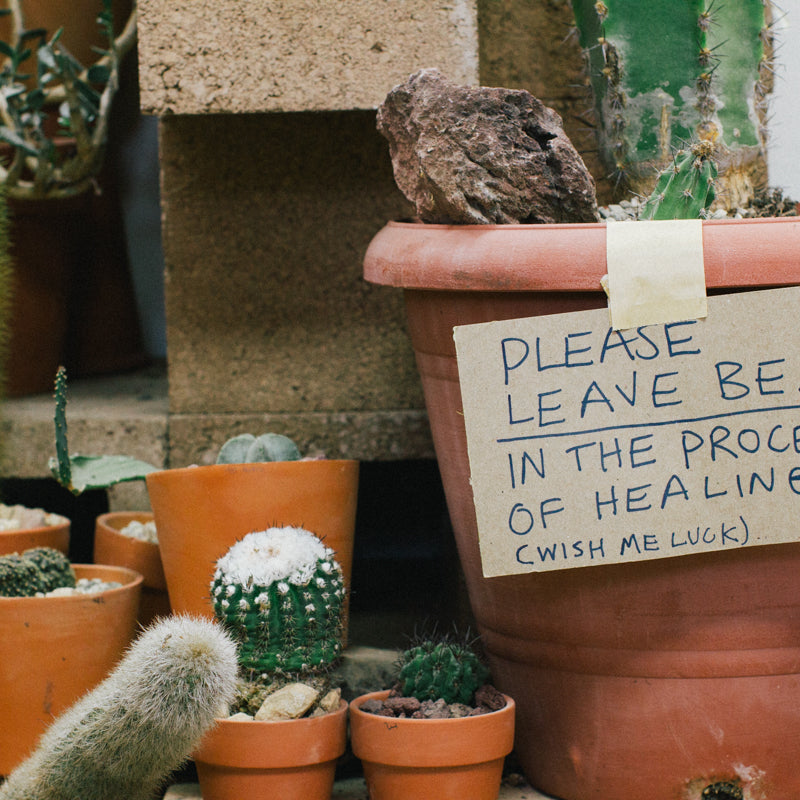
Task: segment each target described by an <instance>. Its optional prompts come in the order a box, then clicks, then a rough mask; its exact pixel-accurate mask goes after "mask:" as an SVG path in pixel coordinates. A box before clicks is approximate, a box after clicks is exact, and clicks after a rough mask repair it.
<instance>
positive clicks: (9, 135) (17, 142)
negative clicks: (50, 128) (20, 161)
mask: <svg viewBox="0 0 800 800" xmlns="http://www.w3.org/2000/svg"><path fill="white" fill-rule="evenodd" d="M0 141H2V142H7V143H8V144H10V145H12V146H13V147H19V149H20V150H22V151H23V152H24V153H27V154H28V155H29V156H38V155H39V151H38V150H37V149H36V148H35V147H32V146H31V145H30V144H28V142H26V141H25V139H23V138H22V137H21V136H20V135H19V134H18V133H17V132H16V131H15V130H12V129H11V128H6V127H5V126H3V127H0Z"/></svg>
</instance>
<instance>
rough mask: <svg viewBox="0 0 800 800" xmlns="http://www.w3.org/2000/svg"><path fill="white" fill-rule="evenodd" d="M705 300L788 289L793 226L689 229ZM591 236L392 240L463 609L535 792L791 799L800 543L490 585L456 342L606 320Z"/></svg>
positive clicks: (422, 229)
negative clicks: (462, 583)
mask: <svg viewBox="0 0 800 800" xmlns="http://www.w3.org/2000/svg"><path fill="white" fill-rule="evenodd" d="M703 238H704V250H705V267H706V280H707V284H708V286H709V287H710V288H712V289H713V290H725V289H733V288H737V287H748V288H753V287H759V286H761V287H767V286H781V285H790V284H800V255H799V254H800V220H797V219H794V218H789V219H775V220H744V221H733V222H730V221H727V220H726V221H721V222H707V223H704V225H703ZM605 272H606V264H605V226H604V225H602V224H587V225H543V226H526V225H509V226H458V227H456V226H440V225H420V224H413V223H406V224H403V223H391V224H389V225H388V226H386V227H385V228H384V229H383V230H382V231H381V232H380V233H379V234H378V235H377V236H376V237H375V239H374V240H373V241H372V243H371V245H370V248H369V250H368V252H367V254H366V259H365V265H364V275H365V277H366V279H367V280H369V281H372V282H375V283H380V284H384V285H391V286H398V287H403V288H404V289H405V299H406V309H407V313H408V320H409V326H410V332H411V338H412V343H413V346H414V349H415V352H416V358H417V365H418V367H419V372H420V375H421V378H422V384H423V388H424V392H425V400H426V405H427V409H428V414H429V418H430V423H431V428H432V432H433V439H434V445H435V448H436V454H437V460H438V464H439V469H440V472H441V475H442V480H443V483H444V489H445V493H446V497H447V503H448V509H449V512H450V516H451V519H452V523H453V527H454V531H455V535H456V538H457V545H458V551H459V556H460V560H461V563H462V566H463V568H464V572H465V576H466V582H467V588H468V592H469V596H470V603H471V606H472V610H473V612H474V615H475V618H476V622H477V626H478V629H479V631H480V633H481V635H482V638H483V641H484V644H485V646H486V649H487V654H488V657H489V661H490V665H491V668H492V674H493V678H494V682H495V683H496V685H497V686H498V688H499V689H501V691H504V692H506V693H508V694H510V695H511V696H512V697H514V699H515V701H516V703H517V742H516V746H515V749H516V752H517V754H518V755H519V758H520V761H521V763H522V766H523V768H524V771H525V773H526V775H527V777H528V779H529V780H530V781H531V783H532V784H533V785H535V786H536V787H537V788H539V789H541V790H543V791H544V792H546V793H548V794H551V795H554V796H556V797H559V798H563V799H564V800H587V799H588V798H590V797H599V796H602V797H613V798H614V800H641V799H642V798H644V797H646V798H648V800H676V798H679V799H680V800H696V798H700V796H701V792H702V790H703V789H704V788H705V787H707V786H711V785H713V784H715V783H719V782H725V781H731V782H733V783H734V784H735V785H736V786H739V787H740V788H742V790H743V791H744V792H745V794H744V796H745V797H747V798H756V797H758V798H760V797H766V796H769V797H800V772H799V771H798V770H797V766H796V751H797V747H798V745H800V593H798V591H797V575H798V574H800V545H798V544H789V545H776V546H772V547H760V548H745V549H743V550H739V551H736V552H734V551H729V552H720V553H712V554H705V555H696V556H686V557H682V558H673V559H666V560H658V561H647V562H638V563H630V564H622V565H615V566H599V567H585V568H581V569H573V570H561V571H555V572H548V573H540V574H526V575H515V576H506V577H494V578H484V577H483V575H482V572H481V561H480V553H479V549H478V538H477V526H476V519H475V510H474V505H473V499H472V491H471V488H470V483H469V475H470V470H469V462H468V457H467V444H466V434H465V428H464V422H463V416H462V405H461V394H460V386H459V378H458V368H457V363H456V358H455V346H454V342H453V332H452V331H453V326H455V325H462V324H469V323H475V322H486V321H490V320H498V319H510V318H517V317H530V316H537V315H541V314H550V313H555V312H564V311H577V310H583V309H590V308H600V307H603V306H604V305H605V303H606V300H605V296H604V295H603V294H602V292H600V291H599V289H598V287H599V282H600V279H601V277H602V276H603V275H604V274H605Z"/></svg>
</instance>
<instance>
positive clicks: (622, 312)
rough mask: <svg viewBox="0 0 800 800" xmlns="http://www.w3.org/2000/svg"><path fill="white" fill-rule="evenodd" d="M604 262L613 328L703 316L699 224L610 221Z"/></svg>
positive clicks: (695, 221)
mask: <svg viewBox="0 0 800 800" xmlns="http://www.w3.org/2000/svg"><path fill="white" fill-rule="evenodd" d="M606 259H607V267H608V294H609V301H608V308H609V311H610V315H611V327H612V328H613V329H614V330H625V329H627V328H638V327H640V326H642V325H656V324H661V323H667V322H682V321H684V320H689V319H699V318H701V317H705V316H706V315H707V314H708V303H707V300H706V278H705V269H704V266H703V223H702V220H699V219H686V220H684V219H680V220H665V221H655V222H653V221H647V222H614V221H609V223H608V226H607V233H606Z"/></svg>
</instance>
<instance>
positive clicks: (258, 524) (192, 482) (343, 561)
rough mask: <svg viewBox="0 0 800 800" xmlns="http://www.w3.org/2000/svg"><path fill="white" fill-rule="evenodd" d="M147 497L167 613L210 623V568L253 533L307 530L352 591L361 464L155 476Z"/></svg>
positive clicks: (263, 466)
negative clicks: (287, 527)
mask: <svg viewBox="0 0 800 800" xmlns="http://www.w3.org/2000/svg"><path fill="white" fill-rule="evenodd" d="M147 490H148V493H149V496H150V504H151V506H152V508H153V512H154V514H155V520H156V526H157V528H158V541H159V548H160V550H161V559H162V562H163V564H164V574H165V576H166V580H167V587H168V589H169V597H170V602H171V604H172V609H173V611H175V612H176V613H190V614H201V615H203V616H206V617H209V618H213V616H214V611H213V607H212V604H211V600H210V597H209V592H210V590H209V586H210V584H211V579H212V577H213V574H214V565H215V564H216V562H217V559H219V558H220V557H221V556H223V555H225V553H226V552H227V551H228V548H230V547H231V545H233V544H235V543H236V542H237V541H238V540H239V539H241V538H242V537H244V536H246V535H247V534H248V533H252V532H253V531H260V530H266V529H267V528H269V527H272V526H275V527H282V526H285V525H293V526H298V527H303V528H306V530H309V531H311V532H313V533H315V534H316V535H317V536H319V538H320V539H322V540H323V541H324V542H325V544H326V545H327V546H328V547H330V548H332V549H333V550H334V551H335V552H336V559H337V561H338V562H339V564H340V565H341V567H342V571H343V572H344V577H345V585H346V588H347V589H348V591H349V588H350V576H351V569H352V563H353V533H354V529H355V514H356V498H357V493H358V462H357V461H336V460H324V459H323V460H314V461H275V462H270V463H251V464H215V465H212V466H205V467H186V468H184V469H168V470H163V471H160V472H152V473H150V474H149V475H148V476H147Z"/></svg>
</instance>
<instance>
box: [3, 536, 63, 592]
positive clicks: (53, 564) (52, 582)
mask: <svg viewBox="0 0 800 800" xmlns="http://www.w3.org/2000/svg"><path fill="white" fill-rule="evenodd" d="M65 586H66V587H72V586H75V573H74V572H73V571H72V566H71V565H70V563H69V559H67V557H66V556H65V555H64V554H63V553H62V552H61V551H60V550H54V549H53V548H50V547H35V548H33V549H31V550H25V552H23V553H22V554H21V555H19V554H17V553H10V554H8V555H4V556H0V597H33V596H34V595H36V594H40V593H46V592H51V591H53V589H58V588H60V587H65Z"/></svg>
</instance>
